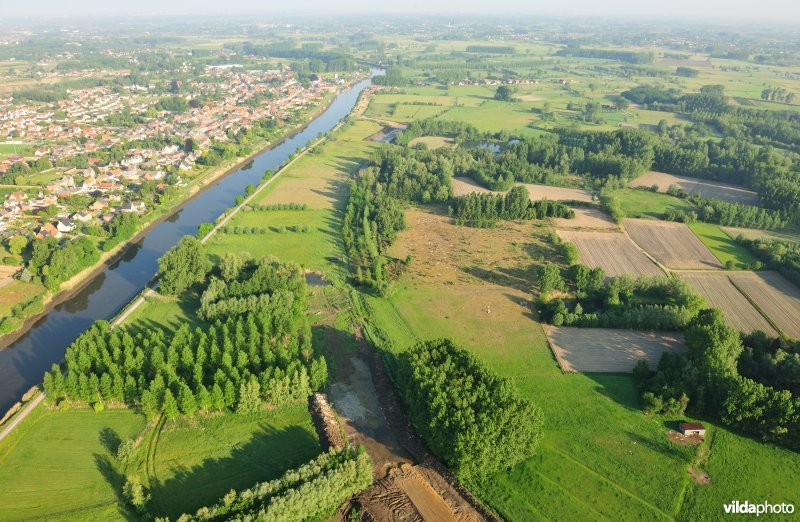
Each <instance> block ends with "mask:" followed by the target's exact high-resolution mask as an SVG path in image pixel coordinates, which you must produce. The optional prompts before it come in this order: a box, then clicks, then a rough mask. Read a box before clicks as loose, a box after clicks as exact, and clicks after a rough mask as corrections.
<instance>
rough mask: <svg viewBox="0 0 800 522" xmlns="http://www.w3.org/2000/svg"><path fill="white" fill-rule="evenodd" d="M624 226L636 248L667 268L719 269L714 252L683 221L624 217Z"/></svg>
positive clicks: (720, 266)
mask: <svg viewBox="0 0 800 522" xmlns="http://www.w3.org/2000/svg"><path fill="white" fill-rule="evenodd" d="M623 225H624V226H625V230H627V232H628V234H629V235H630V237H631V239H633V241H634V242H635V243H636V244H637V245H639V247H641V248H642V249H643V250H644V251H645V252H647V253H648V254H650V255H652V256H653V257H654V258H656V259H657V260H658V261H659V262H660V263H661V264H663V265H664V266H666V267H667V268H672V269H709V268H722V265H721V264H720V262H719V260H717V258H716V257H714V254H712V253H711V251H709V250H708V248H706V246H705V245H704V244H703V243H702V241H700V240H699V239H698V238H697V236H696V235H694V233H693V232H692V231H691V229H689V227H687V226H686V225H684V224H683V223H672V222H667V221H653V220H646V219H625V220H623Z"/></svg>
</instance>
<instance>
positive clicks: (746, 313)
mask: <svg viewBox="0 0 800 522" xmlns="http://www.w3.org/2000/svg"><path fill="white" fill-rule="evenodd" d="M679 276H680V278H681V279H684V280H686V281H687V282H688V283H689V284H690V285H692V288H694V290H695V291H696V292H697V293H698V294H700V295H701V296H703V297H704V298H705V300H706V305H707V306H708V307H709V308H719V309H720V310H722V313H723V314H725V319H727V320H728V322H729V323H730V324H731V326H733V327H734V328H736V329H737V330H739V331H740V332H744V333H752V332H755V331H757V330H761V331H762V332H765V333H767V334H768V335H770V336H777V335H778V332H777V331H776V330H775V328H773V327H772V325H771V324H769V321H767V320H766V319H765V318H764V316H763V315H761V312H759V311H758V309H757V308H756V307H754V306H753V304H752V303H751V302H750V301H748V300H747V298H746V297H745V296H744V295H743V294H742V292H740V291H739V289H738V288H737V287H736V286H735V285H734V284H733V283H732V282H731V280H730V277H729V274H728V273H725V272H682V273H680V274H679Z"/></svg>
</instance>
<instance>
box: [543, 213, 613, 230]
mask: <svg viewBox="0 0 800 522" xmlns="http://www.w3.org/2000/svg"><path fill="white" fill-rule="evenodd" d="M572 210H573V211H574V212H575V217H574V218H572V219H566V218H555V219H553V225H555V227H556V228H557V229H559V230H573V229H591V230H616V229H617V228H619V227H618V225H617V224H616V223H614V220H612V219H611V217H610V216H609V215H608V214H606V213H605V212H603V211H602V210H600V209H599V208H592V207H577V208H573V209H572Z"/></svg>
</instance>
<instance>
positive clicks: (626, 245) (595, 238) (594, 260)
mask: <svg viewBox="0 0 800 522" xmlns="http://www.w3.org/2000/svg"><path fill="white" fill-rule="evenodd" d="M558 235H559V236H560V237H561V239H563V240H564V241H568V242H570V243H573V244H574V245H575V246H576V247H577V248H578V255H579V258H578V261H579V262H580V263H581V264H584V265H586V266H589V267H592V268H595V267H600V268H602V269H603V271H604V272H605V273H606V275H607V276H610V277H613V276H618V275H624V274H627V275H633V276H638V275H662V274H663V272H662V271H661V269H660V268H659V267H658V265H656V264H655V263H653V261H651V260H650V258H648V257H647V256H646V255H645V254H644V253H643V252H642V251H641V250H640V249H639V248H638V247H637V246H636V245H635V244H634V243H633V242H632V241H631V240H630V239H628V237H627V236H626V235H625V234H622V233H619V232H602V233H601V232H584V231H567V230H559V231H558Z"/></svg>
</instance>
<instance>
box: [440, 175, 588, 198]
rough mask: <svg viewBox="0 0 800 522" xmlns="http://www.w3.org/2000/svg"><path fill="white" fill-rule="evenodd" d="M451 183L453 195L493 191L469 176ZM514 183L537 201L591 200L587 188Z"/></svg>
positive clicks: (454, 179)
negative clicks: (545, 199)
mask: <svg viewBox="0 0 800 522" xmlns="http://www.w3.org/2000/svg"><path fill="white" fill-rule="evenodd" d="M452 183H453V195H454V196H465V195H467V194H471V193H473V192H479V193H484V192H493V191H491V190H489V189H487V188H485V187H482V186H480V185H478V184H477V183H475V182H474V181H473V180H471V179H470V178H461V177H457V178H453V181H452ZM515 185H517V186H520V185H521V186H523V187H525V188H526V189H528V193H529V194H530V197H531V201H538V200H540V199H543V198H547V199H551V200H554V201H581V202H584V203H591V202H592V193H591V192H589V191H588V190H583V189H576V188H567V187H551V186H549V185H536V184H533V183H515ZM493 193H494V194H503V192H497V191H494V192H493Z"/></svg>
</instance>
